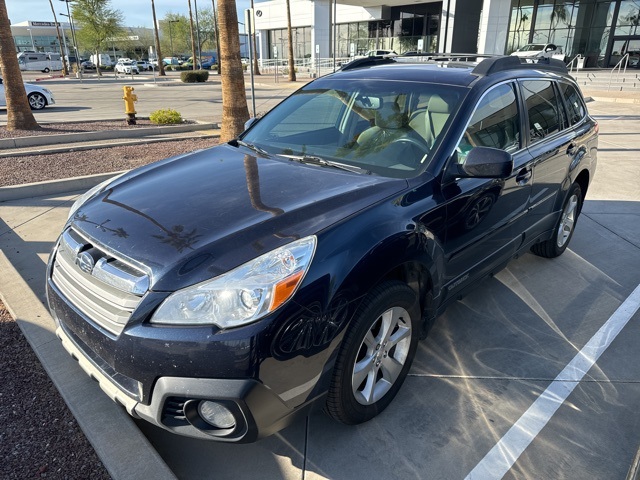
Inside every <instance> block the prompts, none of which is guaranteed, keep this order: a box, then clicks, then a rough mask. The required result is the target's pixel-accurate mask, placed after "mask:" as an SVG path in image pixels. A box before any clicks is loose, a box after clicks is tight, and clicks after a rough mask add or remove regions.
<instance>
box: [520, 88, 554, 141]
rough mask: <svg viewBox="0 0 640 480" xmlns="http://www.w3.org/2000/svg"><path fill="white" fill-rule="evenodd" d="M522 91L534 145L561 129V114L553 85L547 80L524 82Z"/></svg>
mask: <svg viewBox="0 0 640 480" xmlns="http://www.w3.org/2000/svg"><path fill="white" fill-rule="evenodd" d="M522 91H523V93H524V99H525V102H526V105H527V111H528V113H529V135H530V136H531V143H535V142H537V141H539V140H541V139H543V138H544V137H546V136H548V135H552V134H554V133H556V132H559V131H560V130H561V129H562V118H563V116H564V115H563V112H562V110H561V108H560V104H559V103H558V99H557V98H556V94H555V90H554V89H553V83H552V82H550V81H547V80H525V81H523V82H522Z"/></svg>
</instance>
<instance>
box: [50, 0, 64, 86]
mask: <svg viewBox="0 0 640 480" xmlns="http://www.w3.org/2000/svg"><path fill="white" fill-rule="evenodd" d="M49 5H51V13H53V21H54V23H55V24H56V35H58V46H59V47H60V59H61V60H62V75H64V76H65V77H66V76H67V75H69V70H68V69H67V60H66V59H65V58H64V55H65V54H64V49H63V48H62V38H61V37H60V27H59V26H58V19H57V18H56V11H55V9H54V8H53V0H49Z"/></svg>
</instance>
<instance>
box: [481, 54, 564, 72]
mask: <svg viewBox="0 0 640 480" xmlns="http://www.w3.org/2000/svg"><path fill="white" fill-rule="evenodd" d="M524 68H538V69H540V70H550V71H554V72H559V73H569V72H568V70H567V66H566V65H565V64H564V62H562V61H560V60H556V59H554V58H539V59H531V58H522V57H516V56H511V55H509V56H501V57H492V58H487V59H485V60H482V61H481V62H480V63H479V64H478V65H477V66H476V67H475V68H474V69H473V71H472V72H471V73H472V74H474V75H478V76H486V75H491V74H492V73H496V72H503V71H506V70H519V69H524Z"/></svg>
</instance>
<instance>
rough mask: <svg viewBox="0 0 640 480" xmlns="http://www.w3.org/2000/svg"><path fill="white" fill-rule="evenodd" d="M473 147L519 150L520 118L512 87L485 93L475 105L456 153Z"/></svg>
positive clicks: (500, 87) (501, 86) (501, 87)
mask: <svg viewBox="0 0 640 480" xmlns="http://www.w3.org/2000/svg"><path fill="white" fill-rule="evenodd" d="M473 147H493V148H499V149H501V150H507V151H509V152H513V151H516V150H518V149H519V148H520V117H519V115H518V103H517V101H516V95H515V92H514V90H513V85H512V84H505V85H499V86H497V87H495V88H493V89H491V90H489V91H488V92H487V94H486V95H485V96H484V97H483V99H482V100H481V101H480V103H479V104H478V106H477V108H476V110H475V112H474V113H473V116H472V117H471V122H470V123H469V126H468V127H467V130H466V132H465V134H464V136H463V137H462V140H461V141H460V144H459V146H458V154H459V155H462V156H463V157H464V155H465V154H466V153H468V151H469V150H471V148H473Z"/></svg>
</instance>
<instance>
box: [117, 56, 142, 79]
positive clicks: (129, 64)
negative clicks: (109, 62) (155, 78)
mask: <svg viewBox="0 0 640 480" xmlns="http://www.w3.org/2000/svg"><path fill="white" fill-rule="evenodd" d="M115 70H116V73H124V74H127V75H129V74H132V73H135V74H136V75H137V74H138V73H140V69H139V68H138V65H136V62H133V61H131V60H129V61H124V62H123V61H122V60H120V61H119V62H118V63H116V66H115Z"/></svg>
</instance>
